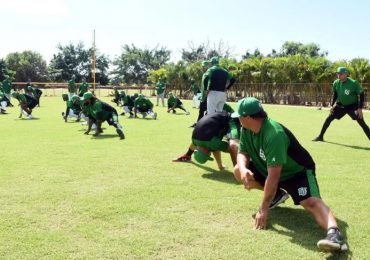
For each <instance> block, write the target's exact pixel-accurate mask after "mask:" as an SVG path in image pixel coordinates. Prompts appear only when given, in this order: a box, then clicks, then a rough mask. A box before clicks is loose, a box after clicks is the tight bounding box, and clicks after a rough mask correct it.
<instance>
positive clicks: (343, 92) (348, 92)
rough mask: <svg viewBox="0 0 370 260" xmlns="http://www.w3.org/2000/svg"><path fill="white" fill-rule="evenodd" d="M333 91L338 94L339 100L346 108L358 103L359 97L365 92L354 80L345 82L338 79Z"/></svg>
mask: <svg viewBox="0 0 370 260" xmlns="http://www.w3.org/2000/svg"><path fill="white" fill-rule="evenodd" d="M332 88H333V91H334V92H336V93H337V96H338V98H337V100H338V102H340V103H341V104H342V105H344V106H349V105H353V104H357V103H358V95H360V94H361V93H362V92H363V89H362V87H361V85H360V84H359V83H358V82H357V81H356V80H354V79H352V78H349V77H348V78H347V80H346V81H345V82H341V81H340V80H339V79H336V80H335V81H334V82H333V87H332Z"/></svg>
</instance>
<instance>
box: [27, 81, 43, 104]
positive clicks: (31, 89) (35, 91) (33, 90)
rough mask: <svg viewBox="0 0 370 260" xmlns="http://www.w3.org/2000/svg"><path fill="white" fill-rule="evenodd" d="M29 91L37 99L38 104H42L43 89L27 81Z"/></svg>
mask: <svg viewBox="0 0 370 260" xmlns="http://www.w3.org/2000/svg"><path fill="white" fill-rule="evenodd" d="M27 84H29V85H27V91H26V93H27V94H29V95H32V96H33V97H34V98H35V99H36V101H37V106H38V107H39V106H40V98H41V96H42V90H41V89H39V88H36V87H32V86H31V84H30V83H27Z"/></svg>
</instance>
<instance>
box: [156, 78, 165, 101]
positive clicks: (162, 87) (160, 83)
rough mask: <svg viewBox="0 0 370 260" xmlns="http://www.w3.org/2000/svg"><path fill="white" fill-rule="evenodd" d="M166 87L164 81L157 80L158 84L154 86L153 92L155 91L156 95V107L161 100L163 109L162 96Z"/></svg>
mask: <svg viewBox="0 0 370 260" xmlns="http://www.w3.org/2000/svg"><path fill="white" fill-rule="evenodd" d="M166 86H167V83H166V81H165V80H164V79H162V78H159V79H158V82H157V84H156V86H155V91H156V94H157V106H158V104H159V99H161V100H162V106H163V107H164V94H165V91H166Z"/></svg>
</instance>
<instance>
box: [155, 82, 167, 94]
mask: <svg viewBox="0 0 370 260" xmlns="http://www.w3.org/2000/svg"><path fill="white" fill-rule="evenodd" d="M165 89H166V83H165V82H158V83H157V85H156V87H155V90H156V91H157V95H161V94H163V92H164V90H165Z"/></svg>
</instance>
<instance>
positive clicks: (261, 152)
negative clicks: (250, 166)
mask: <svg viewBox="0 0 370 260" xmlns="http://www.w3.org/2000/svg"><path fill="white" fill-rule="evenodd" d="M260 158H261V159H262V160H264V161H266V156H265V153H264V152H263V150H262V149H260Z"/></svg>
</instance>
